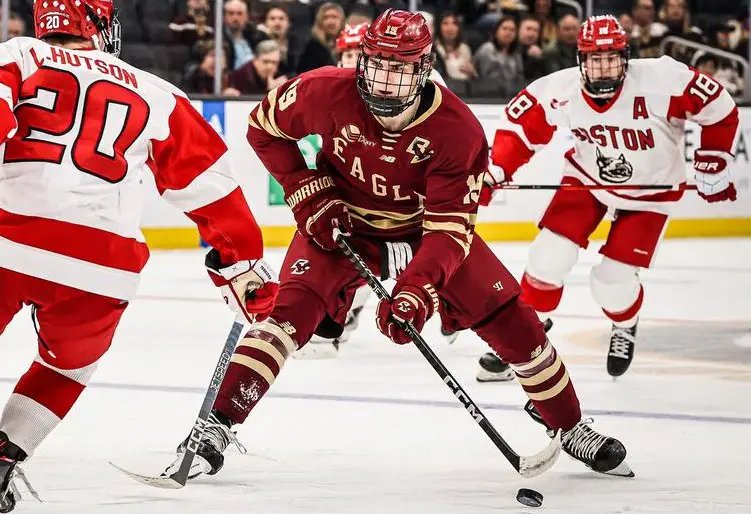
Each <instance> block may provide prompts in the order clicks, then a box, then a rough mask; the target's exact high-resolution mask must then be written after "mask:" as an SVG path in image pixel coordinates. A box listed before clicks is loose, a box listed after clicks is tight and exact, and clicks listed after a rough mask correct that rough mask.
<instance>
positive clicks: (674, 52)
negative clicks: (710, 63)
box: [660, 0, 704, 64]
mask: <svg viewBox="0 0 751 514" xmlns="http://www.w3.org/2000/svg"><path fill="white" fill-rule="evenodd" d="M660 19H661V20H662V23H663V24H664V26H665V28H666V31H665V33H664V34H663V37H668V36H675V37H679V38H682V39H687V40H689V41H692V42H695V43H704V36H703V34H702V32H701V30H699V28H697V27H694V26H693V25H691V16H690V13H689V11H688V6H687V5H686V0H665V3H664V4H663V6H662V9H661V11H660ZM665 51H666V53H667V54H669V55H670V56H671V57H673V58H674V59H676V60H678V61H681V62H683V63H684V64H690V62H691V57H692V56H693V55H694V54H695V53H696V49H695V48H692V47H690V46H686V45H682V44H680V43H669V44H668V45H666V47H665Z"/></svg>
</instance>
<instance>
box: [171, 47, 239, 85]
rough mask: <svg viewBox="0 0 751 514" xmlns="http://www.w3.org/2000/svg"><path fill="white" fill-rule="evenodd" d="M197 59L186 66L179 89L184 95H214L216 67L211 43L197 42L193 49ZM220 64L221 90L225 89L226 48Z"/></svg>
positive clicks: (214, 53)
mask: <svg viewBox="0 0 751 514" xmlns="http://www.w3.org/2000/svg"><path fill="white" fill-rule="evenodd" d="M193 52H194V54H195V56H196V57H197V59H196V60H194V61H192V62H191V63H189V64H188V66H187V67H186V70H185V75H184V76H183V81H182V84H181V88H182V89H183V90H184V91H185V92H186V93H198V94H205V95H209V94H213V93H214V67H215V65H216V52H215V51H214V42H213V41H199V42H198V43H196V45H195V46H194V48H193ZM223 61H224V62H223V63H222V84H221V86H222V87H221V88H222V89H224V88H225V87H227V72H228V70H227V48H226V47H225V52H224V59H223Z"/></svg>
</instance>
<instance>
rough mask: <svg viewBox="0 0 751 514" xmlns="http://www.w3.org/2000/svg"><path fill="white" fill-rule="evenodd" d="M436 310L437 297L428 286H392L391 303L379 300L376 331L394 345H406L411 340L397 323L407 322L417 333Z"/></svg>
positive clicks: (431, 287) (433, 290)
mask: <svg viewBox="0 0 751 514" xmlns="http://www.w3.org/2000/svg"><path fill="white" fill-rule="evenodd" d="M437 309H438V295H437V294H436V292H435V289H433V286H431V285H430V284H425V286H423V287H418V286H413V285H409V284H405V285H403V286H402V285H400V284H399V283H398V282H397V284H396V286H394V296H393V299H392V301H391V302H387V301H385V300H381V301H380V302H379V303H378V310H377V311H376V324H377V325H378V330H380V331H381V333H383V335H385V336H386V337H388V338H389V339H391V340H392V341H393V342H395V343H396V344H407V343H409V342H411V341H412V340H411V339H410V338H409V336H408V335H407V332H405V331H404V329H403V328H401V327H400V326H399V324H398V323H396V322H397V321H409V322H410V323H412V325H414V327H415V329H417V331H418V332H421V331H422V328H423V327H424V326H425V322H426V321H428V320H429V319H430V317H431V316H432V315H433V313H434V312H435V311H436V310H437Z"/></svg>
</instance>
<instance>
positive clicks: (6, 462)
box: [0, 432, 26, 513]
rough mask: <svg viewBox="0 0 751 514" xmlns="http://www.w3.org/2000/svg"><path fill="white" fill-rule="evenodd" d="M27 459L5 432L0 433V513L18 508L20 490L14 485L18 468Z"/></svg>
mask: <svg viewBox="0 0 751 514" xmlns="http://www.w3.org/2000/svg"><path fill="white" fill-rule="evenodd" d="M25 459H26V452H24V451H23V450H22V449H21V448H19V447H18V446H16V445H15V444H13V443H12V442H10V440H9V439H8V436H7V435H5V433H4V432H0V512H2V513H6V512H10V511H12V510H13V509H14V508H15V507H16V502H17V501H18V500H20V499H21V498H20V494H19V493H18V489H17V488H16V486H15V485H14V483H13V478H14V476H15V474H16V466H17V465H18V463H19V462H21V461H23V460H25Z"/></svg>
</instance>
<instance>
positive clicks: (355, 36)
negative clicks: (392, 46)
mask: <svg viewBox="0 0 751 514" xmlns="http://www.w3.org/2000/svg"><path fill="white" fill-rule="evenodd" d="M367 31H368V24H367V23H360V24H359V25H347V26H346V27H344V30H342V31H341V33H339V37H338V38H336V51H337V53H342V52H346V51H347V50H358V49H359V48H360V46H361V45H362V40H363V39H364V38H365V33H366V32H367Z"/></svg>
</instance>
